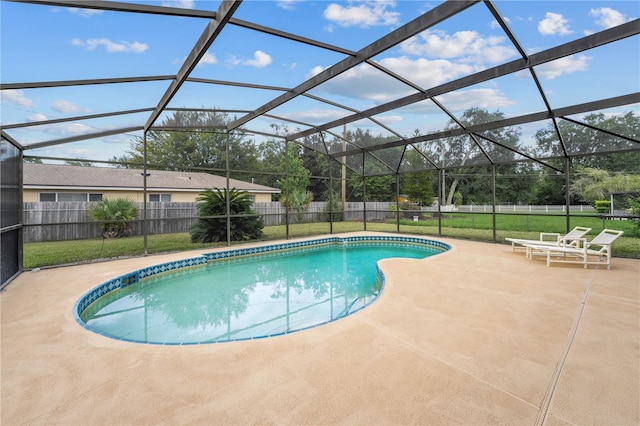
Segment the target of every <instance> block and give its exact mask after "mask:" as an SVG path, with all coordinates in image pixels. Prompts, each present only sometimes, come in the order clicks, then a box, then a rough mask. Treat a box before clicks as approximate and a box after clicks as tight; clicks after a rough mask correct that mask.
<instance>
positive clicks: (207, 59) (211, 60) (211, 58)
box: [183, 52, 218, 65]
mask: <svg viewBox="0 0 640 426" xmlns="http://www.w3.org/2000/svg"><path fill="white" fill-rule="evenodd" d="M183 62H184V61H183ZM217 62H218V59H217V58H216V57H215V55H212V54H211V53H209V52H206V53H205V54H204V55H203V56H202V58H200V62H198V65H213V64H216V63H217Z"/></svg>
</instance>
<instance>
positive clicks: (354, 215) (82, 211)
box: [23, 201, 391, 243]
mask: <svg viewBox="0 0 640 426" xmlns="http://www.w3.org/2000/svg"><path fill="white" fill-rule="evenodd" d="M96 204H97V202H71V201H69V202H28V203H24V205H23V224H24V225H25V227H24V233H23V240H24V242H25V243H29V242H38V241H61V240H82V239H87V238H100V237H101V236H102V230H101V228H100V225H99V224H98V223H97V222H95V221H93V220H92V219H91V218H90V217H89V209H90V208H91V207H93V206H95V205H96ZM136 204H137V206H138V209H139V214H138V220H136V221H135V222H133V223H132V227H131V228H132V233H131V235H143V228H142V220H141V219H142V217H143V207H144V205H143V204H142V203H136ZM389 204H391V203H374V202H369V203H367V220H376V219H383V218H385V217H387V215H388V211H389ZM253 208H254V210H255V211H256V213H258V214H259V215H260V216H262V219H263V221H264V224H265V225H266V226H271V225H284V224H285V223H286V213H287V212H286V209H285V208H284V207H283V206H282V205H281V204H280V203H278V202H270V203H255V204H254V206H253ZM326 208H327V203H326V202H312V203H311V205H310V206H309V207H308V208H307V209H305V210H304V211H302V212H300V214H298V212H295V211H291V212H289V223H300V222H305V223H308V222H328V221H329V214H328V213H327V212H326ZM345 216H346V217H345V218H344V220H351V221H353V220H362V219H363V218H364V215H363V204H362V203H358V202H349V203H347V205H346V214H345ZM147 218H148V221H147V223H148V225H147V226H148V228H147V232H148V234H172V233H178V232H189V229H190V228H191V226H192V225H193V224H194V223H195V222H196V221H197V220H198V219H197V204H196V203H147ZM338 220H343V214H342V212H337V213H334V221H338Z"/></svg>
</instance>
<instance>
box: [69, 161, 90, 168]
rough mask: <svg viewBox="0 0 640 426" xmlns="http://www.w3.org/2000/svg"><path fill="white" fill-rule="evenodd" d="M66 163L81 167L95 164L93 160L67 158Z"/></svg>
mask: <svg viewBox="0 0 640 426" xmlns="http://www.w3.org/2000/svg"><path fill="white" fill-rule="evenodd" d="M64 164H66V165H68V166H80V167H91V166H93V163H92V162H91V161H83V160H66V161H65V162H64Z"/></svg>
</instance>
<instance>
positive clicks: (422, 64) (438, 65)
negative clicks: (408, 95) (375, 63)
mask: <svg viewBox="0 0 640 426" xmlns="http://www.w3.org/2000/svg"><path fill="white" fill-rule="evenodd" d="M380 65H382V66H384V67H385V68H388V69H390V70H391V71H393V72H396V73H398V74H399V75H402V76H410V77H411V79H412V81H414V82H415V83H417V84H418V85H419V86H421V87H422V88H430V87H434V86H438V85H440V84H442V83H444V82H447V81H451V80H454V79H455V78H458V77H461V76H463V75H467V74H470V73H472V72H473V71H474V68H473V66H471V65H469V64H457V63H454V62H451V61H448V60H446V59H436V60H429V59H424V58H418V59H416V60H413V59H411V58H408V57H406V56H401V57H398V58H385V59H382V60H381V61H380Z"/></svg>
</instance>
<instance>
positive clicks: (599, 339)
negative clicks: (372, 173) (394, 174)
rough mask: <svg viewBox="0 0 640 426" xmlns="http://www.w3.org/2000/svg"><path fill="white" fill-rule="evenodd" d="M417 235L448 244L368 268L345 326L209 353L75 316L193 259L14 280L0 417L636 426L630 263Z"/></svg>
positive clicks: (638, 284) (637, 272)
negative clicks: (132, 277) (80, 305)
mask: <svg viewBox="0 0 640 426" xmlns="http://www.w3.org/2000/svg"><path fill="white" fill-rule="evenodd" d="M375 234H376V233H353V234H348V235H375ZM383 235H389V234H383ZM394 235H395V234H394ZM428 238H430V239H434V240H438V241H443V242H446V243H449V244H451V245H452V246H453V249H452V250H450V251H449V252H447V253H444V254H440V255H437V256H434V257H431V258H427V259H422V260H410V259H403V260H384V261H382V269H383V271H384V273H385V276H386V287H385V289H384V291H383V293H382V295H381V296H380V298H379V299H378V300H377V301H376V302H375V303H373V304H372V305H371V306H369V307H367V308H366V309H363V310H361V311H359V312H357V313H356V314H354V315H351V316H349V317H347V318H344V319H341V320H338V321H335V322H332V323H330V324H327V325H324V326H320V327H316V328H313V329H310V330H305V331H300V332H295V333H292V334H289V335H283V336H278V337H272V338H267V339H258V340H254V341H242V342H228V343H218V344H209V345H191V346H158V345H144V344H135V343H127V342H121V341H117V340H113V339H109V338H106V337H103V336H100V335H97V334H94V333H92V332H91V331H88V330H86V329H84V328H83V327H82V326H80V325H79V324H78V323H77V322H76V320H75V318H74V315H73V307H74V305H75V303H76V302H77V300H78V299H79V298H80V297H81V296H82V295H83V294H84V293H85V292H86V291H87V290H89V289H91V288H93V287H95V286H96V285H98V284H100V283H102V282H104V281H106V280H107V279H110V278H113V277H114V276H118V275H120V274H123V273H126V272H130V271H133V270H136V269H139V268H141V267H144V266H147V265H154V264H158V263H163V262H167V261H170V260H175V259H179V258H184V257H189V256H193V255H198V254H200V253H202V252H203V250H197V251H193V252H181V253H176V254H165V255H154V256H148V257H144V258H134V259H123V260H116V261H110V262H105V263H95V264H87V265H77V266H68V267H60V268H53V269H43V270H41V271H39V272H24V273H23V274H21V275H20V276H19V277H17V278H16V279H15V280H14V281H13V282H12V283H10V284H9V285H8V286H7V287H6V288H5V289H4V291H2V292H1V304H0V308H1V318H2V322H1V328H0V333H1V335H0V343H1V345H2V347H1V359H0V361H1V363H2V364H1V371H0V372H1V376H0V379H1V385H2V387H1V392H2V393H1V400H0V402H1V406H0V409H1V417H0V423H1V424H2V425H21V424H24V425H34V424H42V425H142V424H145V425H149V424H171V425H174V424H200V425H211V424H323V425H326V424H349V425H350V424H363V425H364V424H367V425H371V424H393V425H397V424H430V425H437V424H447V425H451V424H514V425H535V424H547V425H569V424H581V425H586V424H598V425H602V424H615V425H637V424H639V423H640V261H639V260H631V259H619V258H614V259H613V261H612V266H611V270H606V269H605V268H602V267H600V266H598V267H593V266H591V267H590V268H589V269H583V268H582V267H581V266H580V265H553V266H551V267H547V266H545V262H544V261H541V260H528V259H526V258H525V255H524V253H522V252H518V253H512V252H511V246H507V245H499V244H488V243H480V242H472V241H462V240H453V239H448V238H431V237H428ZM264 244H273V242H271V243H264Z"/></svg>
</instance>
